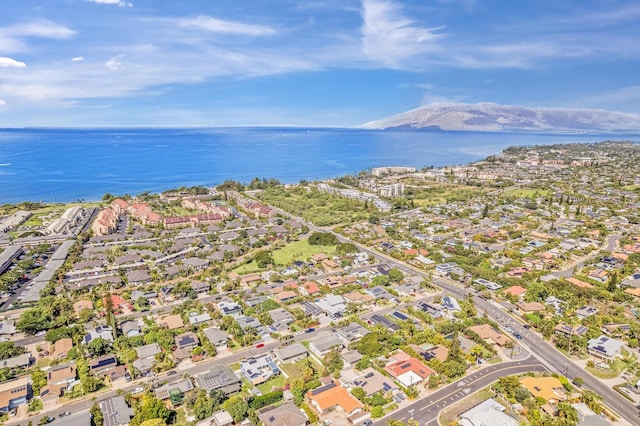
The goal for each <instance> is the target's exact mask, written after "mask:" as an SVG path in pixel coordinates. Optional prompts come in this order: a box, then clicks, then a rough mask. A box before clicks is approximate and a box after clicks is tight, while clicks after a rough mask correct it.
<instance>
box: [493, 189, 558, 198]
mask: <svg viewBox="0 0 640 426" xmlns="http://www.w3.org/2000/svg"><path fill="white" fill-rule="evenodd" d="M504 195H505V196H507V197H524V198H533V197H537V196H541V197H544V196H546V195H549V191H548V190H546V189H534V188H513V189H510V190H508V191H505V192H504Z"/></svg>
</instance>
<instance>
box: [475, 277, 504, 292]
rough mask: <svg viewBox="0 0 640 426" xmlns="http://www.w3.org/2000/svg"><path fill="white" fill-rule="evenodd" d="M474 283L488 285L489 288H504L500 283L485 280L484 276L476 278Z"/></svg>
mask: <svg viewBox="0 0 640 426" xmlns="http://www.w3.org/2000/svg"><path fill="white" fill-rule="evenodd" d="M473 283H474V284H477V285H481V286H483V287H486V288H487V290H493V291H495V290H500V289H501V288H502V286H501V285H500V284H498V283H494V282H493V281H488V280H485V279H484V278H478V279H476V280H474V281H473Z"/></svg>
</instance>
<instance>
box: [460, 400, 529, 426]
mask: <svg viewBox="0 0 640 426" xmlns="http://www.w3.org/2000/svg"><path fill="white" fill-rule="evenodd" d="M505 409H506V408H505V407H504V406H503V405H501V404H499V403H498V402H496V401H495V400H494V399H493V398H489V399H487V400H486V401H484V402H481V403H480V404H478V405H476V406H474V407H473V408H471V409H469V410H467V411H465V412H464V413H461V414H460V415H459V425H460V426H476V425H500V426H518V425H519V424H520V422H519V421H518V420H516V419H514V418H513V417H511V416H509V415H507V414H505V413H504V411H505Z"/></svg>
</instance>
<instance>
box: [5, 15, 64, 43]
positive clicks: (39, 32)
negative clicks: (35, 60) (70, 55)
mask: <svg viewBox="0 0 640 426" xmlns="http://www.w3.org/2000/svg"><path fill="white" fill-rule="evenodd" d="M75 34H76V32H75V31H74V30H72V29H70V28H68V27H65V26H64V25H60V24H56V23H55V22H52V21H49V20H48V19H38V20H34V21H30V22H24V23H21V24H15V25H11V26H8V27H1V28H0V36H9V37H41V38H54V39H65V38H70V37H73V36H74V35H75Z"/></svg>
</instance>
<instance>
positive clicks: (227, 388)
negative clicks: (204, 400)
mask: <svg viewBox="0 0 640 426" xmlns="http://www.w3.org/2000/svg"><path fill="white" fill-rule="evenodd" d="M196 383H197V385H198V386H199V387H201V388H202V389H204V390H206V391H207V394H208V393H210V392H211V391H214V390H221V391H223V392H224V393H225V395H227V396H228V395H231V394H234V393H237V392H240V390H241V389H242V380H240V378H239V377H238V376H236V374H235V373H234V372H233V371H232V370H231V368H229V367H227V366H226V365H216V366H214V367H212V368H211V369H210V370H209V371H208V372H206V373H203V374H199V375H198V376H196Z"/></svg>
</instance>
